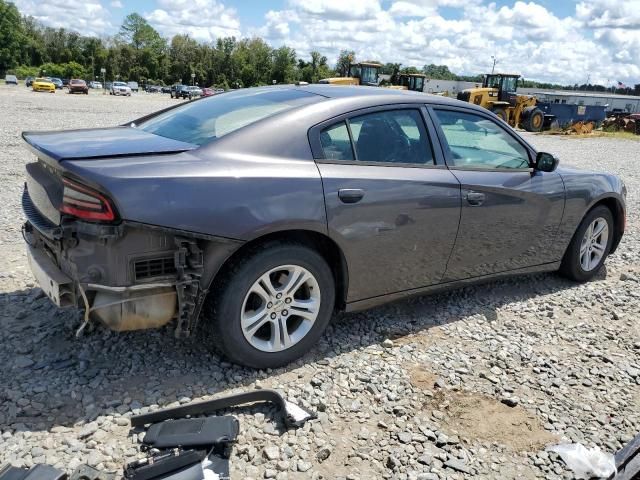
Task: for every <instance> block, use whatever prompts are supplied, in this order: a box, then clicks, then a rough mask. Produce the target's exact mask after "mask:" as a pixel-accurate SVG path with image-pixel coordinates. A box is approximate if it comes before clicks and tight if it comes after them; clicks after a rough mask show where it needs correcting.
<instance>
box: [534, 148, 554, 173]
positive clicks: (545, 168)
mask: <svg viewBox="0 0 640 480" xmlns="http://www.w3.org/2000/svg"><path fill="white" fill-rule="evenodd" d="M558 163H560V160H558V159H557V158H556V157H554V156H553V155H552V154H550V153H547V152H538V154H537V155H536V163H535V165H534V168H535V169H536V170H540V171H541V172H553V171H554V170H555V169H556V168H557V167H558Z"/></svg>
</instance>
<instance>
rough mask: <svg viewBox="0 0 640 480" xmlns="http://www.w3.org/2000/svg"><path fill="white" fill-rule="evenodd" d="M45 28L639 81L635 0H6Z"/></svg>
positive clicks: (540, 76)
mask: <svg viewBox="0 0 640 480" xmlns="http://www.w3.org/2000/svg"><path fill="white" fill-rule="evenodd" d="M14 1H15V2H16V4H17V5H18V8H20V10H21V11H22V12H23V13H26V14H30V15H33V16H35V17H36V18H38V19H39V20H40V21H41V22H43V23H44V24H47V25H51V26H54V27H65V28H69V29H74V30H77V31H79V32H80V33H83V34H89V35H99V36H105V37H108V36H111V35H114V34H115V33H117V31H118V27H119V26H120V24H121V23H122V19H123V18H124V17H125V16H126V15H127V14H129V13H131V12H138V13H140V14H141V15H143V16H144V17H145V18H146V19H147V20H148V21H149V23H150V24H151V25H152V26H153V27H154V28H156V29H157V30H158V31H159V32H160V33H161V34H162V35H163V36H165V37H167V38H170V37H171V36H173V35H175V34H177V33H186V34H189V35H190V36H192V37H193V38H195V39H197V40H199V41H204V42H213V41H215V40H216V38H219V37H221V36H231V35H233V36H236V37H245V36H254V35H257V36H260V37H262V38H264V39H265V40H266V41H267V42H269V43H270V44H271V45H273V46H280V45H283V44H286V45H289V46H291V47H293V48H295V50H296V52H297V53H298V55H299V56H302V57H305V56H308V55H309V52H310V51H312V50H318V51H320V52H321V53H322V54H323V55H325V56H327V58H328V60H329V62H334V61H335V59H336V58H337V55H338V53H339V52H340V50H341V49H352V50H354V51H355V52H356V57H357V58H361V59H365V58H366V59H378V60H380V61H383V62H399V63H402V64H403V65H405V66H417V67H422V66H423V65H425V64H429V63H435V64H445V65H448V66H449V68H450V69H451V70H452V71H454V72H456V73H463V74H476V73H481V72H485V71H487V70H488V69H490V67H491V56H492V55H495V56H496V57H497V58H498V65H497V68H499V69H503V70H509V71H514V72H518V73H521V74H522V75H523V76H524V77H525V78H530V79H536V80H544V81H552V82H560V83H576V82H577V83H582V82H584V81H585V80H586V79H587V77H589V78H591V80H592V81H595V82H599V83H607V82H608V85H611V84H613V82H617V81H622V82H624V83H626V84H631V85H633V84H634V83H640V0H576V1H570V0H523V1H506V0H494V1H491V0H243V1H240V0H139V1H127V0H82V1H81V2H58V3H55V4H52V5H50V6H49V7H47V8H46V9H43V8H42V3H41V2H39V1H37V0H14Z"/></svg>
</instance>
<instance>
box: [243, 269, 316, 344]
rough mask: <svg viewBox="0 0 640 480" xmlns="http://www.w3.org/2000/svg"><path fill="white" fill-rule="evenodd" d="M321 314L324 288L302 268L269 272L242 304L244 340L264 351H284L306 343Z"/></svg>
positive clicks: (249, 292) (250, 290) (261, 277)
mask: <svg viewBox="0 0 640 480" xmlns="http://www.w3.org/2000/svg"><path fill="white" fill-rule="evenodd" d="M319 311H320V287H319V286H318V281H317V280H316V279H315V277H314V276H313V275H312V274H311V272H309V270H307V269H306V268H304V267H301V266H299V265H282V266H279V267H276V268H273V269H271V270H269V271H268V272H266V273H264V274H263V275H262V276H260V278H258V279H257V280H256V281H255V282H254V283H253V285H252V286H251V287H250V288H249V291H248V293H247V294H246V296H245V298H244V301H243V303H242V312H241V328H242V333H243V335H244V338H245V339H246V340H247V341H248V342H249V343H250V344H251V345H252V346H253V347H254V348H256V349H258V350H260V351H263V352H280V351H283V350H286V349H288V348H290V347H292V346H293V345H295V344H296V343H298V342H299V341H300V340H302V339H303V338H304V337H305V336H306V335H307V334H308V333H309V331H310V330H311V328H312V327H313V324H314V322H315V321H316V318H317V317H318V313H319Z"/></svg>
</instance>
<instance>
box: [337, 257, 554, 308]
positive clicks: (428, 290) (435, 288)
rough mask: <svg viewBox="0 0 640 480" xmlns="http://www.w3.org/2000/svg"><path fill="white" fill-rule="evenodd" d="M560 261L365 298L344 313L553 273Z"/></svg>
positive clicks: (350, 304) (348, 305) (348, 306)
mask: <svg viewBox="0 0 640 480" xmlns="http://www.w3.org/2000/svg"><path fill="white" fill-rule="evenodd" d="M560 263H561V262H560V261H557V262H551V263H544V264H542V265H535V266H533V267H526V268H520V269H517V270H509V271H506V272H500V273H493V274H491V275H482V276H480V277H471V278H465V279H463V280H456V281H453V282H446V283H438V284H436V285H429V286H428V287H421V288H414V289H411V290H403V291H401V292H395V293H391V294H388V295H381V296H379V297H373V298H366V299H364V300H358V301H355V302H350V303H347V305H346V306H345V311H346V312H358V311H361V310H367V309H369V308H373V307H377V306H379V305H384V304H387V303H391V302H395V301H398V300H403V299H405V298H408V297H415V296H418V295H428V294H433V293H440V292H446V291H448V290H454V289H456V288H461V287H465V286H468V285H476V284H480V283H486V282H490V281H493V280H497V279H500V278H505V277H513V276H517V275H525V274H531V273H542V272H554V271H556V270H558V269H559V268H560Z"/></svg>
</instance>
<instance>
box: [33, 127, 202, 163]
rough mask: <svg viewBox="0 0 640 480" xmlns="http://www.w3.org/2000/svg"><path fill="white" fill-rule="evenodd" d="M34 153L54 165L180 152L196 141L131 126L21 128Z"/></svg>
mask: <svg viewBox="0 0 640 480" xmlns="http://www.w3.org/2000/svg"><path fill="white" fill-rule="evenodd" d="M22 138H23V139H24V141H25V142H26V144H27V147H28V148H29V150H31V151H32V152H33V153H34V154H36V156H38V157H39V158H42V159H43V160H45V161H46V162H47V163H49V164H51V165H53V166H55V165H56V164H59V163H60V162H62V161H64V160H92V159H101V158H114V157H131V156H139V155H154V154H168V153H180V152H185V151H189V150H195V149H196V148H198V145H194V144H192V143H187V142H181V141H179V140H174V139H172V138H167V137H162V136H160V135H155V134H153V133H149V132H145V131H144V130H139V129H137V128H133V127H124V126H123V127H111V128H87V129H77V130H59V131H46V132H22Z"/></svg>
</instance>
